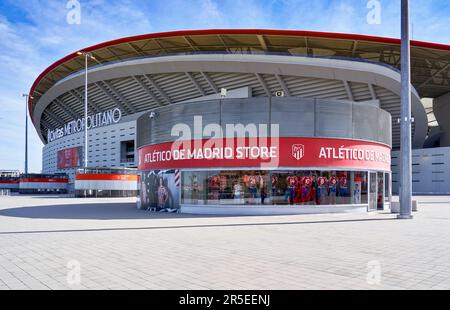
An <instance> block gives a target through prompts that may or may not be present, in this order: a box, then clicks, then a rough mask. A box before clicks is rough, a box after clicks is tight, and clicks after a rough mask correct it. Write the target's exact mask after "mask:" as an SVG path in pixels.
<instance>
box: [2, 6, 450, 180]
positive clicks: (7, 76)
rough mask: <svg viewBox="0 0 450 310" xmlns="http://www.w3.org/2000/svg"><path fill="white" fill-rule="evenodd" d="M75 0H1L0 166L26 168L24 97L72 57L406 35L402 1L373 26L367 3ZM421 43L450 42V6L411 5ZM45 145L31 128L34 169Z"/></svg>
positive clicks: (383, 12)
mask: <svg viewBox="0 0 450 310" xmlns="http://www.w3.org/2000/svg"><path fill="white" fill-rule="evenodd" d="M78 1H79V2H80V4H81V24H80V25H71V24H68V23H67V21H66V16H67V14H68V12H69V10H68V9H67V8H66V5H67V2H68V0H1V2H0V51H1V52H0V146H1V148H0V169H20V170H23V165H24V164H23V163H24V158H23V150H24V138H23V136H24V109H25V107H24V99H23V98H22V97H21V94H22V93H24V92H25V93H27V92H28V91H29V89H30V87H31V84H32V83H33V81H34V80H35V78H36V77H37V76H38V75H39V74H40V73H41V72H42V71H43V70H44V69H45V68H46V67H48V66H49V65H50V64H51V63H53V62H54V61H56V60H58V59H60V58H62V57H64V56H66V55H67V54H68V53H70V52H73V51H75V50H78V49H81V48H83V47H86V46H89V45H92V44H96V43H100V42H102V41H106V40H111V39H116V38H120V37H123V36H130V35H137V34H143V33H152V32H159V31H171V30H181V29H206V28H270V29H296V30H318V31H333V32H347V33H360V34H369V35H379V36H388V37H399V33H400V25H399V17H400V10H399V8H400V0H380V1H379V2H380V3H381V9H382V10H381V24H379V25H371V24H368V23H367V14H368V12H369V10H368V9H367V7H366V6H367V3H368V0H308V1H306V0H164V1H163V0H135V1H132V0H78ZM411 5H412V7H411V11H412V12H411V13H412V22H413V23H414V39H416V40H423V41H432V42H439V43H445V44H450V35H449V34H450V20H449V16H450V1H448V0H412V1H411ZM41 150H42V143H41V142H40V140H39V138H38V137H37V135H36V133H35V130H34V128H30V158H29V159H30V170H31V171H33V172H40V170H41V153H42V152H41Z"/></svg>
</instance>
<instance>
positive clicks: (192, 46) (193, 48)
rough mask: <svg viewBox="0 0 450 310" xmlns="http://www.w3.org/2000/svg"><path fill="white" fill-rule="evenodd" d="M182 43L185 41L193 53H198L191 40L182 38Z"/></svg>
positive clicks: (185, 37)
mask: <svg viewBox="0 0 450 310" xmlns="http://www.w3.org/2000/svg"><path fill="white" fill-rule="evenodd" d="M183 39H184V41H186V43H187V44H188V45H189V47H190V48H192V50H193V51H194V52H197V51H198V48H197V47H196V46H195V43H194V42H193V41H192V39H191V38H189V37H187V36H183Z"/></svg>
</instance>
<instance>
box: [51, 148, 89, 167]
mask: <svg viewBox="0 0 450 310" xmlns="http://www.w3.org/2000/svg"><path fill="white" fill-rule="evenodd" d="M82 154H83V152H82V148H81V146H79V147H74V148H70V149H64V150H60V151H58V154H57V159H58V164H57V167H58V169H67V168H77V167H81V165H82Z"/></svg>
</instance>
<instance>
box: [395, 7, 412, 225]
mask: <svg viewBox="0 0 450 310" xmlns="http://www.w3.org/2000/svg"><path fill="white" fill-rule="evenodd" d="M401 6H402V7H401V15H402V16H401V19H402V22H401V32H402V44H401V45H402V46H401V79H402V83H401V87H402V91H401V121H400V123H401V145H400V149H401V157H402V159H401V190H400V215H399V216H398V218H399V219H412V214H411V213H412V155H411V153H412V151H411V147H412V141H411V123H412V117H411V64H410V58H411V49H410V48H411V46H410V35H409V0H402V4H401Z"/></svg>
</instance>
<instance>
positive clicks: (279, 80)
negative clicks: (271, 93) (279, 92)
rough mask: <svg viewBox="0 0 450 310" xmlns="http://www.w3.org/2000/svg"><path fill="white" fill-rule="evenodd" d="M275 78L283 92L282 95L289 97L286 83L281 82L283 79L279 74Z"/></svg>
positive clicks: (289, 93)
mask: <svg viewBox="0 0 450 310" xmlns="http://www.w3.org/2000/svg"><path fill="white" fill-rule="evenodd" d="M275 77H276V78H277V81H278V83H279V84H280V86H281V88H282V89H283V91H284V94H285V95H286V96H288V97H290V96H291V92H290V91H289V88H288V87H287V85H286V83H285V82H284V80H283V77H282V76H281V75H279V74H275Z"/></svg>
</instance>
